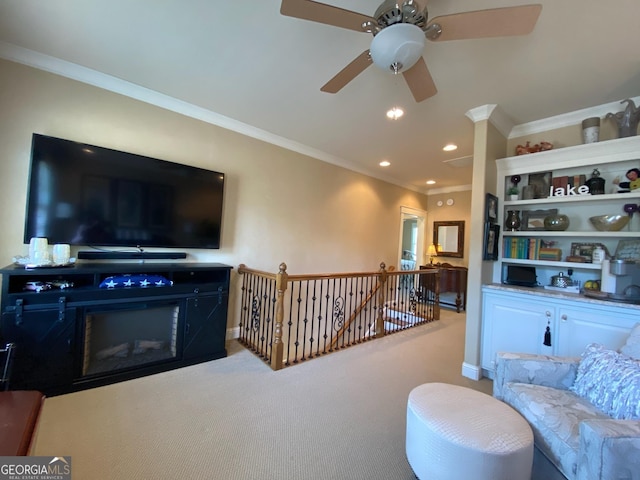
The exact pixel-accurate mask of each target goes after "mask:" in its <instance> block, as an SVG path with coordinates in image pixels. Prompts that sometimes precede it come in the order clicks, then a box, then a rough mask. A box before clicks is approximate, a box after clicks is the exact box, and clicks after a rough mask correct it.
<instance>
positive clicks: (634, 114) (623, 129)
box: [605, 98, 640, 138]
mask: <svg viewBox="0 0 640 480" xmlns="http://www.w3.org/2000/svg"><path fill="white" fill-rule="evenodd" d="M620 103H626V104H627V107H626V108H625V109H624V111H622V112H618V113H607V116H606V117H605V118H615V120H616V122H617V124H618V137H619V138H623V137H633V136H634V135H637V134H638V122H639V121H640V108H636V104H635V103H633V100H631V99H630V98H627V99H625V100H622V101H621V102H620Z"/></svg>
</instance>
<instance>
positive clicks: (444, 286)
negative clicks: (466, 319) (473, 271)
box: [420, 263, 468, 313]
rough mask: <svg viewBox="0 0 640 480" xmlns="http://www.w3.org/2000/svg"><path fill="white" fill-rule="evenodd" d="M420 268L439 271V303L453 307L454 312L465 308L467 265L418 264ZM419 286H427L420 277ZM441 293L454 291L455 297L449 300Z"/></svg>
mask: <svg viewBox="0 0 640 480" xmlns="http://www.w3.org/2000/svg"><path fill="white" fill-rule="evenodd" d="M420 270H438V271H439V273H440V282H439V293H440V295H439V296H440V305H446V306H450V307H455V308H456V312H458V313H460V311H461V310H466V309H467V272H468V269H467V267H456V266H453V265H451V264H449V263H433V264H429V265H420ZM420 287H422V288H426V289H428V288H429V286H428V285H427V283H426V282H423V279H422V277H420ZM443 293H454V294H455V298H454V299H453V300H449V299H448V298H447V297H446V296H444V297H443V295H442V294H443Z"/></svg>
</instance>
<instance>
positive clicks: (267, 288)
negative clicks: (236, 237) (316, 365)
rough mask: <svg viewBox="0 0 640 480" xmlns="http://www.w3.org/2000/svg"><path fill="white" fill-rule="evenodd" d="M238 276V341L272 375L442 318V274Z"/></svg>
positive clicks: (243, 271) (245, 272)
mask: <svg viewBox="0 0 640 480" xmlns="http://www.w3.org/2000/svg"><path fill="white" fill-rule="evenodd" d="M238 273H239V274H240V275H242V293H241V302H242V308H241V315H240V317H241V318H240V335H239V341H240V342H241V343H242V344H244V345H245V346H246V347H247V348H249V349H251V350H252V351H253V352H254V353H256V354H257V355H258V356H260V357H261V358H263V359H264V360H265V361H266V362H267V363H269V364H270V365H271V368H273V369H274V370H279V369H281V368H283V367H284V366H289V365H292V364H296V363H299V362H302V361H305V360H307V359H311V358H315V357H318V356H320V355H324V354H327V353H330V352H333V351H335V350H339V349H342V348H346V347H348V346H351V345H355V344H358V343H362V342H364V341H368V340H371V339H373V338H377V337H382V336H384V335H387V334H389V333H393V332H397V331H400V330H404V329H406V328H411V327H413V326H416V325H421V324H424V323H427V322H431V321H433V320H438V319H439V318H440V310H439V303H438V300H439V290H438V286H439V272H438V271H437V270H436V271H433V270H428V271H425V270H409V271H407V270H402V271H395V270H394V269H393V267H391V268H389V270H387V269H386V266H385V264H384V263H381V264H380V270H378V271H377V272H357V273H332V274H308V275H289V274H288V273H287V266H286V264H284V263H281V264H280V266H279V269H278V273H275V274H274V273H269V272H264V271H260V270H254V269H251V268H248V267H246V266H245V265H240V266H239V268H238Z"/></svg>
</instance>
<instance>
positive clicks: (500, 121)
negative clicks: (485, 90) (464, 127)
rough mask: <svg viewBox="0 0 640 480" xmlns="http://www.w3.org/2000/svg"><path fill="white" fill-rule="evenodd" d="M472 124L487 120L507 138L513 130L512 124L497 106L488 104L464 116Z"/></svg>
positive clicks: (473, 109)
mask: <svg viewBox="0 0 640 480" xmlns="http://www.w3.org/2000/svg"><path fill="white" fill-rule="evenodd" d="M465 115H466V116H467V117H468V118H469V119H471V121H472V122H473V123H477V122H480V121H482V120H489V122H491V124H492V125H493V126H494V127H496V129H497V130H498V131H499V132H500V133H501V134H502V136H503V137H505V138H507V137H508V136H509V133H510V132H511V130H512V129H513V122H512V121H511V119H510V118H509V117H508V116H507V114H506V113H504V110H502V108H501V107H500V106H499V105H496V104H488V105H482V106H480V107H476V108H472V109H471V110H469V111H467V113H466V114H465Z"/></svg>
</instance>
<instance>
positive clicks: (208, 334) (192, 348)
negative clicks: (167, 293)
mask: <svg viewBox="0 0 640 480" xmlns="http://www.w3.org/2000/svg"><path fill="white" fill-rule="evenodd" d="M227 302H228V297H227V296H226V294H219V295H218V294H216V295H207V296H205V295H202V296H199V297H197V298H189V299H187V309H186V317H185V318H186V320H185V332H184V349H183V358H184V360H190V359H196V358H201V357H207V356H208V357H213V356H224V355H225V354H226V351H225V348H224V341H225V336H226V329H227ZM221 354H222V355H221Z"/></svg>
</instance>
